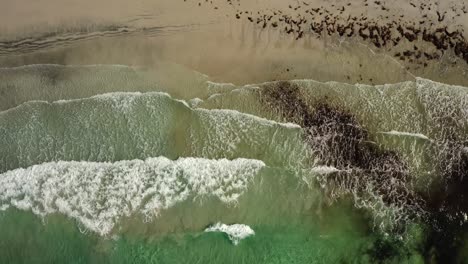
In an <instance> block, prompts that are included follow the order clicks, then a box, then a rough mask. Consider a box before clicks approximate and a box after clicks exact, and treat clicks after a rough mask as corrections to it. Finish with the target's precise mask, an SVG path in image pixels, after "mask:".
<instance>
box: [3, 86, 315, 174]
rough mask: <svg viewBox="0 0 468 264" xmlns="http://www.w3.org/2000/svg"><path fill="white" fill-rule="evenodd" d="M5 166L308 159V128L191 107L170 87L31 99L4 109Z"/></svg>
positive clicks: (277, 162) (291, 162)
mask: <svg viewBox="0 0 468 264" xmlns="http://www.w3.org/2000/svg"><path fill="white" fill-rule="evenodd" d="M0 145H1V146H2V148H1V150H0V154H1V155H0V171H2V172H4V171H6V170H11V169H15V168H19V167H23V168H24V167H28V166H31V165H34V164H40V163H43V162H50V161H59V160H65V161H73V160H78V161H81V160H83V161H99V162H105V161H110V162H113V161H118V160H131V159H146V158H148V157H157V156H165V157H168V158H171V159H176V158H178V157H181V156H185V157H204V158H210V159H220V158H228V159H235V158H242V157H243V158H252V159H259V160H263V161H265V163H267V164H269V165H272V166H286V165H291V166H292V165H299V164H300V163H301V162H304V161H306V160H307V159H306V157H307V148H305V147H304V146H303V143H302V130H301V128H300V127H298V126H295V125H291V124H282V123H278V122H274V121H270V120H267V119H263V118H259V117H256V116H253V115H249V114H244V113H240V112H238V111H232V110H205V109H192V108H190V107H189V106H188V105H187V103H186V102H185V101H181V100H176V99H173V98H171V97H170V96H169V95H168V94H165V93H157V92H153V93H112V94H105V95H99V96H95V97H92V98H87V99H79V100H69V101H57V102H54V103H47V102H38V101H36V102H28V103H25V104H23V105H20V106H19V107H16V108H14V109H10V110H8V111H5V112H2V113H0Z"/></svg>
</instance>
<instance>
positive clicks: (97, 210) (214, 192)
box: [0, 157, 265, 235]
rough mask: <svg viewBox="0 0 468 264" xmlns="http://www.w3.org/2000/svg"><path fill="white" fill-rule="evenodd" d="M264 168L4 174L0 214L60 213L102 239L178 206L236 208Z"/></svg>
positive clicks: (103, 167) (153, 163) (221, 164)
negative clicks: (129, 222) (120, 224)
mask: <svg viewBox="0 0 468 264" xmlns="http://www.w3.org/2000/svg"><path fill="white" fill-rule="evenodd" d="M264 165H265V164H264V163H263V162H262V161H258V160H249V159H236V160H226V159H220V160H209V159H203V158H181V159H178V160H175V161H173V160H169V159H167V158H164V157H158V158H148V159H146V160H131V161H118V162H115V163H99V162H84V161H83V162H76V161H69V162H66V161H59V162H50V163H44V164H41V165H34V166H31V167H29V168H26V169H15V170H11V171H7V172H5V173H3V174H0V209H1V210H6V209H8V207H10V206H12V207H16V208H18V209H21V210H31V211H32V212H33V213H35V214H37V215H40V216H45V215H48V214H52V213H62V214H64V215H66V216H68V217H70V218H73V219H76V220H77V221H78V222H80V223H81V224H82V225H83V226H85V227H86V228H87V229H89V230H91V231H94V232H96V233H98V234H100V235H107V234H109V233H110V232H111V231H112V229H113V228H114V226H115V224H116V223H117V221H118V220H119V219H120V218H122V217H126V216H131V215H134V214H136V213H141V214H143V215H144V216H145V217H146V219H147V220H151V219H152V218H153V217H155V216H157V215H158V214H159V213H160V212H161V211H162V210H164V209H167V208H170V207H172V206H174V205H175V204H176V203H178V202H181V201H184V200H187V199H196V198H201V197H204V196H214V197H217V198H218V199H220V200H221V201H222V202H225V203H234V202H236V200H237V198H238V197H239V196H240V195H241V194H242V193H243V192H244V191H245V190H246V189H247V187H248V184H249V182H250V181H251V180H252V179H253V178H254V177H255V175H257V174H258V172H259V171H260V169H261V168H262V167H263V166H264Z"/></svg>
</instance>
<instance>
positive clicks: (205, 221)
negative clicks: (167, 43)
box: [0, 65, 468, 263]
mask: <svg viewBox="0 0 468 264" xmlns="http://www.w3.org/2000/svg"><path fill="white" fill-rule="evenodd" d="M92 67H93V69H97V70H93V71H92V72H87V70H86V68H83V67H77V68H76V69H75V68H73V67H67V68H64V67H62V66H57V65H39V66H28V67H25V68H16V69H14V71H15V74H14V76H13V75H8V76H10V77H9V78H10V79H9V80H8V82H7V83H9V84H10V85H11V84H12V83H14V84H15V85H16V86H20V87H23V88H22V89H24V90H25V91H26V90H28V89H30V87H31V86H32V83H31V82H34V80H37V79H36V78H39V77H40V76H42V75H41V74H42V73H43V72H44V71H45V72H50V71H54V72H59V73H61V74H63V75H60V74H59V75H60V76H66V77H63V78H58V79H57V78H56V82H50V80H49V81H47V82H45V81H43V82H39V84H38V86H39V87H41V88H40V89H39V90H37V91H36V92H37V94H28V93H24V94H22V95H21V96H18V95H12V98H16V99H15V100H16V101H15V100H13V99H12V100H5V101H9V102H10V105H9V106H8V107H5V108H4V109H5V110H4V111H3V112H0V146H1V148H0V174H1V175H0V209H1V211H0V226H1V228H0V260H1V261H0V262H1V263H425V262H427V263H431V262H432V263H436V262H440V261H441V260H442V259H444V258H446V257H447V256H450V261H453V262H459V263H463V261H464V259H465V258H464V252H465V251H466V250H464V249H465V248H466V245H465V236H466V226H465V222H466V221H467V216H466V213H465V212H466V210H468V206H467V205H466V203H465V202H464V197H465V196H464V195H465V188H464V186H465V184H466V182H465V180H464V177H463V176H464V175H466V173H467V171H468V162H467V160H468V145H467V141H466V136H467V132H468V121H467V120H468V88H465V87H456V86H449V85H445V84H440V83H435V82H432V81H430V80H425V79H417V80H415V81H413V82H404V83H397V84H388V85H383V86H367V85H360V84H356V85H349V84H342V83H336V82H329V83H320V82H316V81H313V80H295V81H288V82H272V83H263V84H252V85H247V86H240V87H238V86H235V85H231V84H218V83H212V82H208V81H207V80H206V78H207V77H206V76H203V75H200V74H198V73H194V72H192V73H190V74H185V75H182V76H184V78H183V79H184V81H181V82H175V81H174V82H171V81H168V78H161V76H162V74H160V76H159V77H158V76H156V77H154V76H153V77H148V76H150V74H148V71H147V70H145V69H129V68H126V67H125V66H98V65H95V66H92ZM174 67H175V66H174ZM175 68H177V67H175ZM172 69H174V68H172ZM3 71H5V69H3ZM64 72H66V74H64ZM122 72H123V73H122ZM177 72H178V73H179V74H182V73H181V72H182V70H181V68H177ZM184 72H189V71H187V70H186V69H184ZM125 74H128V76H130V77H122V76H127V75H125ZM11 76H13V77H11ZM38 76H39V77H38ZM71 76H72V77H71ZM90 76H93V77H92V78H91V77H90ZM112 76H120V77H121V79H122V80H125V79H126V78H129V80H131V81H121V82H120V83H119V81H118V80H113V82H111V83H110V84H108V86H106V85H105V83H106V82H105V81H99V80H106V79H107V78H113V77H112ZM87 77H90V78H87ZM116 78H117V77H116ZM77 80H82V81H81V82H77ZM92 80H98V81H92ZM77 83H79V85H78V86H79V87H81V88H80V91H81V90H82V93H81V94H80V93H79V92H76V93H70V91H76V89H75V88H73V87H75V86H76V85H77ZM116 83H118V84H120V85H116ZM191 83H193V87H194V88H193V89H192V90H190V92H187V93H184V92H183V91H184V90H185V89H188V88H187V87H190V84H191ZM103 85H104V86H103ZM132 85H133V86H132ZM8 87H9V86H8V85H4V86H0V88H1V89H0V90H2V91H6V94H8V89H10V88H8ZM28 87H29V88H28ZM94 87H100V88H99V89H97V90H96V89H95V88H94ZM172 87H179V89H178V90H177V89H176V90H173V89H175V88H172ZM182 87H183V88H182ZM58 88H60V89H63V91H64V92H63V93H58V92H57V90H56V89H58ZM67 89H68V90H67ZM58 99H60V100H61V101H60V100H58ZM467 186H468V185H467ZM217 223H223V224H226V225H228V226H230V228H233V229H232V230H234V229H235V228H236V227H238V226H237V225H236V224H238V225H246V226H248V227H250V228H251V229H252V230H253V232H254V234H252V235H249V236H247V237H245V238H244V237H243V236H242V239H239V243H238V244H237V245H236V244H235V243H234V242H233V239H232V237H229V234H228V231H226V232H205V229H206V228H209V227H212V226H213V225H215V224H217ZM237 231H239V230H237ZM239 232H240V231H239ZM231 235H232V234H231ZM234 235H235V234H234Z"/></svg>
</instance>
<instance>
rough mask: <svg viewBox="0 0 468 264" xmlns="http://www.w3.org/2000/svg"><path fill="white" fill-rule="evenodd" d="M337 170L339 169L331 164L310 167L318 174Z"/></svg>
mask: <svg viewBox="0 0 468 264" xmlns="http://www.w3.org/2000/svg"><path fill="white" fill-rule="evenodd" d="M338 171H340V170H339V169H337V168H335V167H332V166H316V167H313V168H312V172H315V173H318V174H330V173H334V172H338Z"/></svg>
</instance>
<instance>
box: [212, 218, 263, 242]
mask: <svg viewBox="0 0 468 264" xmlns="http://www.w3.org/2000/svg"><path fill="white" fill-rule="evenodd" d="M205 232H223V233H225V234H226V235H228V237H229V239H230V240H231V242H232V243H233V244H234V245H238V244H239V242H240V241H241V240H242V239H244V238H247V237H249V236H253V235H255V231H253V229H252V228H250V226H248V225H243V224H233V225H226V224H222V223H216V224H215V225H212V226H210V227H208V228H206V229H205Z"/></svg>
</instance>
